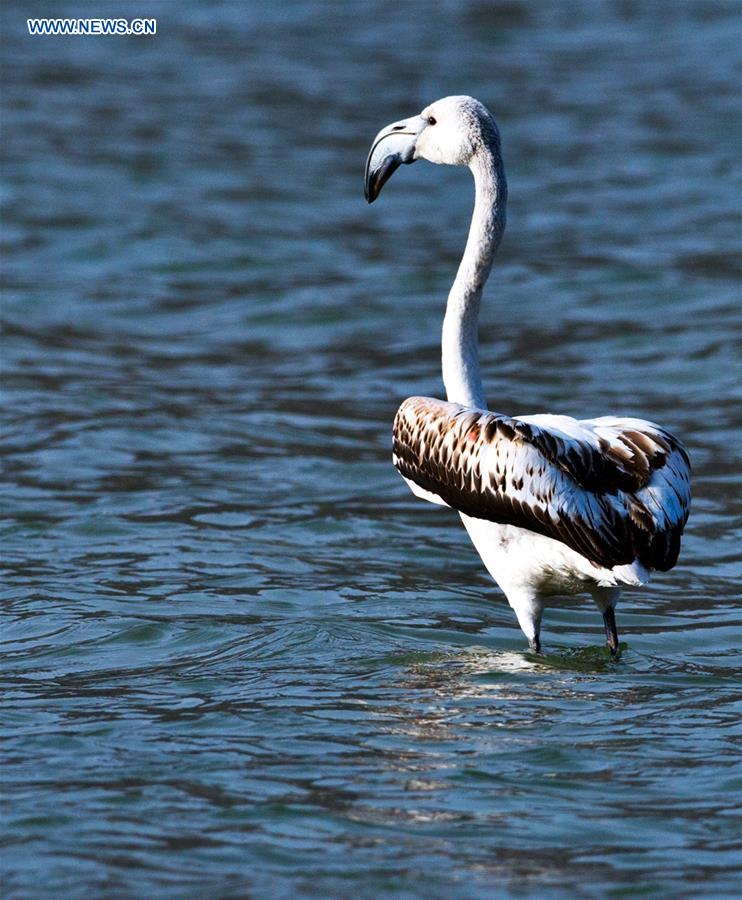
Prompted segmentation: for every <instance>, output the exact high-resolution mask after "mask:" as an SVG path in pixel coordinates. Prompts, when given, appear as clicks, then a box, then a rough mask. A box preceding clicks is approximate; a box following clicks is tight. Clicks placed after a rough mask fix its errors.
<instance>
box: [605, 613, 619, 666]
mask: <svg viewBox="0 0 742 900" xmlns="http://www.w3.org/2000/svg"><path fill="white" fill-rule="evenodd" d="M603 623H604V624H605V639H606V640H607V641H608V647H609V648H610V651H611V656H616V657H617V656H619V655H620V652H621V651H620V650H619V649H618V631H616V613H615V612H614V610H613V607H612V606H609V607H608V608H607V609H606V611H605V612H604V613H603Z"/></svg>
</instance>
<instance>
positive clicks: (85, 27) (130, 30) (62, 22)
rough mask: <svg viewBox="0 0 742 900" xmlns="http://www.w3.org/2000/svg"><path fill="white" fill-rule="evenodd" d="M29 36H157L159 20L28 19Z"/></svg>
mask: <svg viewBox="0 0 742 900" xmlns="http://www.w3.org/2000/svg"><path fill="white" fill-rule="evenodd" d="M26 22H27V24H28V33H29V34H36V35H38V34H43V35H60V34H78V35H79V34H85V35H87V34H103V35H108V34H116V35H118V34H127V35H128V34H157V19H26Z"/></svg>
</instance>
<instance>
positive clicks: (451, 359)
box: [441, 139, 507, 409]
mask: <svg viewBox="0 0 742 900" xmlns="http://www.w3.org/2000/svg"><path fill="white" fill-rule="evenodd" d="M469 168H470V169H471V170H472V174H473V175H474V190H475V199H474V212H473V214H472V219H471V225H470V227H469V237H468V239H467V241H466V248H465V249H464V255H463V257H462V258H461V263H460V264H459V269H458V272H457V273H456V278H455V280H454V283H453V286H452V287H451V291H450V293H449V295H448V304H447V306H446V316H445V318H444V320H443V339H442V342H441V352H442V362H443V384H444V385H445V387H446V396H447V397H448V399H449V400H450V401H452V402H454V403H462V404H464V405H465V406H474V407H478V408H480V409H486V408H487V407H486V401H485V399H484V392H483V391H482V376H481V373H480V370H479V301H480V299H481V296H482V288H483V287H484V283H485V281H487V276H488V275H489V273H490V268H491V267H492V260H493V258H494V255H495V251H496V250H497V247H498V245H499V243H500V238H501V237H502V233H503V231H504V229H505V205H506V202H507V184H506V182H505V172H504V169H503V164H502V157H501V155H500V148H499V141H498V140H497V139H495V140H493V141H492V142H491V146H488V145H485V144H484V143H483V144H481V145H480V147H479V149H478V151H477V152H476V153H475V154H474V156H473V158H472V160H471V162H470V164H469Z"/></svg>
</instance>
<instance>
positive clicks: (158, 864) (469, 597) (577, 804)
mask: <svg viewBox="0 0 742 900" xmlns="http://www.w3.org/2000/svg"><path fill="white" fill-rule="evenodd" d="M126 6H127V4H123V6H122V4H121V3H119V4H117V5H116V8H115V9H114V8H111V9H102V10H100V13H101V14H104V15H106V14H113V15H128V14H132V15H133V14H138V13H142V10H141V9H137V10H136V11H131V12H130V11H129V10H127V9H124V8H123V7H126ZM372 6H373V9H370V7H369V4H367V3H361V2H360V0H352V2H345V3H342V4H340V3H318V2H291V3H285V4H276V5H275V8H272V7H270V6H269V5H267V4H263V3H221V4H206V3H203V4H200V3H196V2H181V3H177V4H175V3H149V4H147V9H146V10H145V11H144V14H146V15H156V16H157V17H158V34H157V37H156V38H148V39H145V38H140V39H122V38H117V39H114V38H109V39H103V38H99V39H93V38H87V39H85V38H79V39H76V38H66V39H53V38H47V39H41V38H30V37H28V35H26V34H24V30H25V18H26V16H27V15H30V14H35V13H32V12H31V11H29V9H28V4H8V5H6V6H5V8H4V11H3V19H2V53H3V65H4V73H3V84H4V90H3V92H2V103H3V115H2V129H3V138H2V140H3V151H4V163H3V169H2V175H3V178H2V203H3V233H2V237H3V260H4V264H3V272H4V291H3V303H2V313H3V320H4V335H3V338H2V369H3V385H4V402H3V409H4V421H3V426H2V450H1V452H2V463H3V471H4V480H3V484H2V517H3V519H2V527H3V531H2V548H3V549H2V562H3V565H4V570H5V571H4V577H3V582H2V597H3V626H2V635H1V640H2V645H3V653H4V665H3V702H2V722H3V725H2V731H1V732H0V737H1V738H2V781H3V794H4V797H5V803H4V835H5V837H4V848H3V870H4V882H3V884H4V894H5V896H9V897H19V898H20V897H23V898H28V897H41V896H48V895H49V894H52V893H55V894H57V895H59V896H65V897H82V896H114V895H115V896H131V897H135V896H136V897H146V896H173V897H175V896H177V897H189V896H194V897H195V896H204V895H208V896H224V897H228V896H235V897H237V896H246V895H249V896H271V897H283V896H286V897H288V896H296V895H305V896H312V895H320V894H321V895H325V896H327V895H329V896H351V895H352V896H357V897H378V896H422V895H424V896H428V897H451V896H462V897H464V896H465V897H490V896H493V895H499V896H528V895H530V896H539V897H540V896H549V895H554V896H557V895H559V896H565V897H566V896H570V897H573V896H614V895H616V896H618V895H621V894H626V893H629V894H642V893H643V894H646V895H647V896H652V897H659V896H667V897H673V898H675V897H684V896H688V897H690V896H701V895H706V896H713V897H724V896H731V895H733V894H734V893H735V888H734V885H735V884H738V881H737V878H738V877H739V871H738V863H739V856H738V845H737V844H736V842H737V841H738V838H739V820H738V818H737V807H738V801H739V790H740V784H741V783H742V781H741V778H740V771H739V768H738V766H737V764H738V761H739V757H738V755H736V751H735V744H734V741H735V739H738V737H739V731H738V721H739V699H740V690H739V688H740V684H739V669H738V656H737V645H738V641H739V624H740V622H739V614H738V612H737V602H736V601H737V597H738V593H739V585H740V581H741V580H742V579H741V578H740V575H741V572H740V565H739V557H738V546H739V543H738V542H739V530H736V531H735V522H736V523H738V522H739V518H737V519H736V520H735V515H736V516H739V501H738V497H739V482H738V480H737V474H736V473H737V472H738V465H739V461H738V458H737V457H738V454H737V450H738V447H739V431H738V422H737V421H736V420H735V409H736V408H738V407H736V406H735V404H737V403H738V400H739V389H738V385H739V368H738V362H737V357H736V355H735V346H736V347H738V346H739V344H738V341H739V322H740V315H739V277H740V274H741V272H740V258H742V255H741V253H740V251H741V250H742V248H741V247H740V233H742V229H740V222H739V208H740V200H741V199H742V166H741V165H740V161H739V146H740V139H741V138H742V128H741V127H740V122H741V121H742V118H741V117H740V112H741V110H740V105H741V101H740V93H739V79H740V76H741V75H742V59H741V56H740V47H741V46H742V29H741V27H740V18H739V8H738V5H737V4H735V3H729V4H724V3H711V2H708V3H704V2H698V3H694V2H687V3H682V4H676V5H674V6H673V8H672V13H670V11H669V9H668V7H667V5H665V4H646V5H645V4H633V3H619V2H616V3H608V2H597V3H592V2H591V3H587V2H585V3H577V2H575V3H561V2H553V3H551V2H542V0H531V2H522V3H497V4H491V3H478V2H460V3H458V2H457V3H454V2H444V3H436V4H432V3H430V4H428V3H422V2H407V3H404V4H399V3H391V2H389V3H387V2H379V3H376V4H373V5H372ZM51 8H52V7H51V5H48V4H47V5H45V6H44V8H43V11H44V12H45V13H46V14H54V13H53V12H51V13H50V10H51ZM54 10H56V7H54ZM78 14H79V12H78ZM460 92H465V93H471V94H474V95H476V96H478V97H479V98H481V99H482V100H483V101H484V102H486V103H487V104H488V105H489V106H490V108H491V109H492V110H493V111H494V112H495V114H496V115H497V117H498V120H499V123H500V127H501V131H502V134H503V141H504V148H505V155H506V166H507V171H508V176H509V182H510V195H511V202H510V207H509V223H508V231H507V234H506V237H505V241H504V243H503V246H502V249H501V253H500V256H499V258H498V261H497V263H496V266H495V270H494V272H493V276H492V279H491V283H490V286H489V288H488V290H487V295H486V300H485V304H484V309H483V321H482V335H481V336H482V345H483V348H482V355H483V361H484V370H485V382H486V386H487V392H488V397H489V400H490V404H491V406H492V408H494V409H497V410H502V411H505V412H509V413H513V414H517V413H526V412H531V413H533V412H538V411H546V410H548V411H555V412H556V411H558V412H565V413H570V414H575V415H580V416H587V415H599V414H604V413H608V412H622V413H630V414H639V415H643V416H645V417H647V418H650V419H654V420H657V421H659V422H662V423H663V424H665V425H666V426H668V427H670V428H672V429H673V430H674V431H676V432H677V433H678V434H679V435H681V436H682V437H683V439H684V440H685V441H686V443H687V445H688V448H689V451H690V454H691V457H692V460H693V464H694V482H693V485H694V505H693V512H692V516H691V519H690V522H689V525H688V529H687V535H686V538H685V540H684V544H683V551H682V555H681V559H680V563H679V565H678V566H677V568H676V569H675V570H674V571H673V572H672V573H669V574H667V575H662V576H660V577H658V578H657V580H656V581H655V582H654V583H653V584H652V585H651V587H650V588H648V589H645V590H643V591H627V592H626V594H625V599H624V600H623V601H622V604H621V606H620V609H619V616H618V620H619V629H620V633H621V637H622V641H623V642H624V654H623V658H622V659H621V661H620V662H619V663H614V662H612V661H611V660H610V658H609V656H608V655H607V654H606V651H605V650H604V649H603V635H602V622H601V619H600V616H599V614H598V613H597V611H596V610H595V609H594V608H592V607H591V605H590V604H589V603H587V602H582V603H581V602H579V601H577V602H575V604H574V605H573V606H570V607H569V608H566V609H563V610H554V611H550V612H548V613H547V616H546V621H545V625H544V633H543V638H544V644H545V648H546V652H545V654H544V655H543V656H541V657H537V656H534V655H532V654H530V653H529V652H528V651H527V648H526V645H525V641H524V639H523V636H522V635H521V633H520V631H519V630H518V628H517V626H516V623H515V620H514V616H513V615H512V613H511V611H510V610H509V608H508V607H507V604H506V603H505V602H504V600H503V598H502V596H501V595H500V594H499V593H498V591H497V590H496V588H495V587H494V586H493V585H492V583H491V582H490V581H489V579H488V577H487V576H486V573H485V572H484V570H483V568H482V565H481V563H480V562H479V560H478V558H477V556H476V553H475V552H474V550H473V549H472V548H471V546H470V545H469V543H468V539H467V537H466V535H465V533H464V531H463V529H462V528H461V526H460V524H459V523H458V521H457V519H456V517H455V515H454V514H452V513H449V512H447V511H444V510H440V509H436V508H433V507H431V506H429V505H426V504H422V503H420V502H419V501H417V500H416V499H415V498H414V497H413V496H412V495H411V494H410V493H409V492H408V491H407V489H406V488H405V486H404V484H403V483H402V481H401V480H400V479H399V477H398V476H397V474H396V473H395V471H394V469H393V467H392V466H391V462H390V446H389V445H390V424H391V420H392V417H393V415H394V411H395V409H396V407H397V405H398V404H399V402H400V401H401V400H402V399H403V398H404V397H406V396H408V395H409V394H412V393H422V394H432V395H438V396H440V395H441V390H442V388H441V384H440V370H439V349H438V339H439V332H440V322H441V317H442V312H443V303H444V299H445V295H446V292H447V289H448V286H449V284H450V282H451V279H452V277H453V272H454V271H455V267H456V262H457V259H458V255H459V253H460V250H461V247H462V245H463V241H464V238H465V234H466V229H467V224H468V215H469V211H470V205H471V199H472V190H471V185H470V179H469V176H468V173H466V172H465V171H456V170H448V169H444V168H441V167H432V166H429V165H427V164H423V163H421V164H419V165H417V166H414V167H405V168H404V169H403V170H400V172H398V173H397V174H396V175H395V176H394V178H393V180H392V181H391V183H390V184H389V185H388V186H387V187H386V188H385V191H384V194H383V196H382V198H381V199H380V200H379V202H378V203H376V204H374V206H373V207H368V206H367V205H366V204H365V202H364V201H363V189H362V174H363V164H364V160H365V155H366V152H367V150H368V146H369V142H370V140H371V138H372V137H373V135H374V134H375V133H376V132H377V131H378V129H379V128H380V127H381V126H382V125H383V124H385V123H387V122H389V121H391V120H393V119H394V118H397V117H400V116H407V115H411V114H413V113H415V112H417V111H418V110H419V109H420V108H421V107H422V106H423V105H424V104H426V103H428V102H430V101H431V100H433V99H435V98H436V97H438V96H441V95H444V94H449V93H460Z"/></svg>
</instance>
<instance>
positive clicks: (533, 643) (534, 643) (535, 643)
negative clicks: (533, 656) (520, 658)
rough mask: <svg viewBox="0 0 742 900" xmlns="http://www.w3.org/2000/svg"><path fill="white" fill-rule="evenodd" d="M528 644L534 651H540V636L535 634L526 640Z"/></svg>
mask: <svg viewBox="0 0 742 900" xmlns="http://www.w3.org/2000/svg"><path fill="white" fill-rule="evenodd" d="M528 646H529V647H530V648H531V650H533V652H534V653H540V652H541V638H540V637H539V636H538V635H536V636H535V637H532V638H531V640H530V641H529V642H528Z"/></svg>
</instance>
